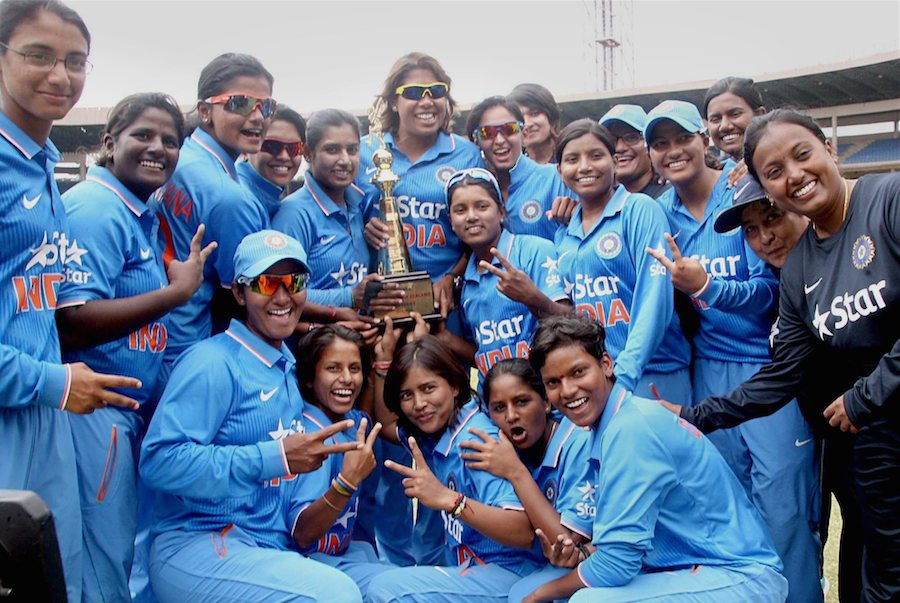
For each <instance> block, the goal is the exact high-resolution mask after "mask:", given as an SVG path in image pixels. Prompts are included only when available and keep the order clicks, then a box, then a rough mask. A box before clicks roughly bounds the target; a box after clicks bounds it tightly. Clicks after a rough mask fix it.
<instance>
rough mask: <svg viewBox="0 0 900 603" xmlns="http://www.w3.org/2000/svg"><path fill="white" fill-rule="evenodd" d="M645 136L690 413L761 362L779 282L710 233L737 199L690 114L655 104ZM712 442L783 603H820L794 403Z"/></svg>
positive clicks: (813, 509)
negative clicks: (762, 528)
mask: <svg viewBox="0 0 900 603" xmlns="http://www.w3.org/2000/svg"><path fill="white" fill-rule="evenodd" d="M644 138H645V139H646V140H647V143H648V144H649V145H650V159H651V161H652V162H653V167H654V169H655V170H656V171H657V173H659V174H660V175H661V176H663V177H664V178H666V179H667V180H669V181H670V182H671V183H672V187H673V188H672V189H671V190H669V191H668V192H666V193H665V194H663V195H662V196H661V197H660V198H659V201H660V203H661V204H662V206H663V207H664V208H665V210H666V213H667V215H668V217H669V223H670V229H671V230H670V232H674V233H676V234H677V238H673V237H672V236H671V235H667V236H666V238H667V241H668V247H669V248H670V249H671V250H672V254H673V259H672V260H669V259H668V258H666V257H665V256H664V252H663V251H662V250H661V249H650V250H648V253H649V254H650V255H652V256H653V257H655V258H656V259H657V260H658V261H660V262H662V263H663V264H664V265H665V266H666V268H667V270H668V272H669V274H671V276H672V282H673V283H674V285H675V286H676V287H677V288H678V289H679V290H681V291H683V292H684V293H686V294H688V295H690V296H691V298H692V300H693V304H694V307H695V309H696V310H697V313H698V315H699V317H700V326H699V330H698V332H697V334H696V335H695V337H694V339H693V348H694V349H693V370H694V374H693V386H694V396H693V400H692V402H691V404H689V405H693V404H696V403H698V402H699V401H700V400H703V399H704V398H706V397H707V396H713V395H722V394H725V393H726V392H729V391H731V390H732V389H734V388H735V387H736V386H737V385H739V384H740V383H742V382H743V381H744V380H746V379H748V378H749V377H750V376H752V375H753V374H754V373H756V371H757V370H759V369H760V368H761V367H762V366H763V365H764V364H766V363H767V362H768V360H769V331H770V327H771V326H772V321H773V319H774V311H775V304H776V295H777V293H778V291H777V281H776V280H775V277H774V275H773V274H772V272H771V271H770V270H769V268H768V267H767V266H766V265H765V264H764V262H763V261H762V260H760V259H759V258H758V257H757V256H756V254H754V253H753V251H752V250H751V249H750V246H749V245H748V243H747V242H746V241H745V240H744V237H742V236H741V231H740V229H735V230H733V231H732V232H730V233H726V234H719V233H717V232H715V230H714V223H715V219H716V217H717V216H718V215H719V213H720V212H721V211H722V210H724V209H727V208H729V207H730V206H731V205H732V200H733V197H734V192H733V190H732V189H731V188H730V187H729V185H728V173H727V172H722V171H719V170H716V169H714V168H711V167H709V166H707V165H706V164H705V162H704V157H705V152H706V147H707V143H708V138H707V137H706V134H705V133H704V132H703V124H702V122H701V119H700V113H699V112H698V111H697V108H696V107H695V106H694V105H692V104H690V103H686V102H683V101H664V102H662V103H660V104H659V105H658V106H657V107H655V108H654V109H653V110H652V111H650V113H649V114H648V120H647V125H646V126H645V129H644ZM739 192H741V191H738V193H739ZM665 397H666V396H665V395H664V394H663V398H665ZM689 405H686V406H689ZM710 440H711V441H712V442H713V443H714V444H715V445H716V447H717V448H718V449H719V451H720V452H721V453H722V456H724V457H725V460H726V461H727V462H728V464H729V465H730V466H731V468H732V470H733V471H734V472H735V475H737V477H738V479H739V480H740V481H741V483H742V484H743V485H744V488H745V489H746V491H747V494H748V495H749V496H750V497H751V499H752V500H753V503H754V504H755V505H756V506H757V508H758V509H759V511H760V513H761V514H762V515H763V518H764V519H765V520H766V523H767V525H768V527H769V530H770V533H771V534H772V538H773V540H774V541H775V546H776V550H777V551H778V553H779V555H780V556H781V557H782V559H783V560H784V562H785V576H786V577H787V579H788V582H789V583H790V594H789V600H790V601H798V602H799V601H816V600H822V589H821V586H820V582H819V563H818V555H819V539H818V535H817V530H816V523H817V520H818V519H817V518H818V515H819V513H818V510H817V507H818V504H819V494H818V486H819V485H818V478H817V475H818V473H817V471H816V453H815V445H814V444H813V434H812V432H811V430H810V427H809V425H808V424H807V423H806V421H805V420H804V419H803V416H802V414H801V413H800V409H799V407H798V406H797V403H796V402H792V403H791V404H789V405H788V406H786V407H785V408H783V409H782V410H780V411H779V412H778V413H777V414H775V415H773V416H771V417H768V418H765V419H762V420H759V421H754V422H748V423H745V424H743V425H741V426H740V427H737V428H735V429H731V430H720V431H718V432H716V433H713V434H710Z"/></svg>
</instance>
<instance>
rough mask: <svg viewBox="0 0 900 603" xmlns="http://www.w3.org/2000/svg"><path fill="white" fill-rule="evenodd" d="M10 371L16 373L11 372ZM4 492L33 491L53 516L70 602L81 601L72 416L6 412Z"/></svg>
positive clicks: (0, 428) (0, 459) (2, 412)
mask: <svg viewBox="0 0 900 603" xmlns="http://www.w3.org/2000/svg"><path fill="white" fill-rule="evenodd" d="M6 370H10V369H9V368H8V367H7V368H6ZM0 442H2V446H3V450H4V454H3V455H2V456H0V489H9V490H31V491H33V492H35V493H37V495H38V496H40V497H41V498H42V499H43V501H44V503H46V505H47V507H48V508H49V509H50V512H51V513H52V514H53V524H54V526H55V528H56V538H57V541H58V542H59V554H60V557H61V558H62V565H63V572H64V573H65V579H66V592H67V594H68V597H69V601H73V602H74V603H78V602H79V601H81V562H82V559H81V506H80V505H79V504H78V477H77V472H76V469H75V448H74V446H73V445H72V431H71V428H70V426H69V413H67V412H65V411H60V410H56V409H55V408H49V407H44V406H28V407H25V408H20V409H12V408H0Z"/></svg>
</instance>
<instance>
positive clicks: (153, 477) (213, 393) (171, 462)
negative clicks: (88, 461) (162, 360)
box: [140, 320, 304, 549]
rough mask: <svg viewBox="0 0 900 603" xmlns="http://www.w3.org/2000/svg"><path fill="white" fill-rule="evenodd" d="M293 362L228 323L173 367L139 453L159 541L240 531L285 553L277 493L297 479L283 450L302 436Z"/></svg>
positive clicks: (236, 324)
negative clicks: (172, 535)
mask: <svg viewBox="0 0 900 603" xmlns="http://www.w3.org/2000/svg"><path fill="white" fill-rule="evenodd" d="M294 365H295V362H294V357H293V355H292V354H291V352H290V350H289V349H288V347H287V345H285V344H282V346H281V349H280V350H276V349H275V348H273V347H272V346H271V345H269V344H267V343H265V342H264V341H263V340H261V339H260V338H259V337H257V336H256V335H254V334H253V333H252V332H251V331H250V330H249V329H248V328H247V327H246V326H245V325H244V324H243V323H241V322H239V321H237V320H232V321H231V324H230V326H229V327H228V330H226V331H225V332H224V333H220V334H218V335H215V336H214V337H211V338H209V339H206V340H204V341H201V342H200V343H197V344H195V345H194V346H192V347H191V348H190V349H188V351H186V352H185V353H184V354H182V355H181V356H180V357H179V358H178V360H177V361H176V363H175V367H174V368H173V370H172V375H171V377H170V378H169V382H168V385H167V386H166V390H165V392H164V393H163V396H162V400H160V403H159V407H158V408H157V409H156V414H155V415H154V416H153V420H152V421H151V422H150V427H149V429H148V431H147V435H146V436H145V438H144V443H143V446H142V447H141V462H140V472H141V478H142V479H143V480H144V482H145V483H146V484H147V486H148V487H150V488H152V489H153V490H156V492H157V497H156V504H155V518H154V527H153V531H154V533H155V534H160V533H163V532H168V531H172V530H181V531H185V532H194V531H217V532H218V531H220V530H222V529H223V528H224V527H225V526H227V525H229V524H235V525H238V526H240V527H241V529H243V530H244V531H245V532H247V533H248V534H250V535H251V537H252V538H253V539H254V540H255V541H256V542H257V544H259V545H260V546H265V547H269V548H278V549H287V548H288V547H289V545H290V543H291V542H292V539H291V535H290V533H289V532H288V526H287V525H285V523H284V514H283V513H282V507H281V498H280V495H279V490H280V488H281V486H282V483H283V482H284V481H289V480H292V479H296V476H295V475H291V472H290V468H289V466H288V462H287V458H286V457H285V454H284V442H283V440H284V439H285V438H286V437H288V436H289V435H291V434H293V433H297V432H300V431H301V430H302V413H303V410H304V404H303V399H302V398H301V397H300V391H299V390H298V388H297V378H296V376H295V375H294Z"/></svg>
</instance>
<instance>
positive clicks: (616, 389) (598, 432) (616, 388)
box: [591, 383, 631, 461]
mask: <svg viewBox="0 0 900 603" xmlns="http://www.w3.org/2000/svg"><path fill="white" fill-rule="evenodd" d="M629 398H631V392H629V391H628V390H627V389H625V387H624V386H622V385H619V384H618V383H616V384H615V385H613V388H612V390H611V391H610V392H609V398H608V399H607V400H606V408H604V409H603V412H602V413H601V414H600V422H599V424H598V425H597V427H596V428H595V429H593V433H592V434H591V439H592V441H591V458H592V459H594V460H597V461H599V460H600V437H601V436H602V435H603V432H604V431H606V428H607V427H608V426H609V422H610V421H612V418H613V417H614V416H616V413H618V412H619V409H620V408H622V404H624V403H625V402H627V401H628V399H629Z"/></svg>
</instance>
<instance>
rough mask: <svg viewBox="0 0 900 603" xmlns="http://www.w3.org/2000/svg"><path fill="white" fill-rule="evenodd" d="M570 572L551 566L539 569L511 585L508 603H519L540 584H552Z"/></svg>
mask: <svg viewBox="0 0 900 603" xmlns="http://www.w3.org/2000/svg"><path fill="white" fill-rule="evenodd" d="M572 571H573V570H571V569H569V568H564V567H553V566H552V565H548V566H547V567H545V568H543V569H539V570H538V571H536V572H533V573H532V574H531V575H529V576H525V577H524V578H522V579H521V580H519V581H518V582H516V583H515V584H513V585H512V588H510V589H509V597H508V601H509V603H521V601H522V599H524V598H525V597H527V596H528V595H530V594H531V593H533V592H534V591H535V590H536V589H537V588H538V587H539V586H541V585H542V584H546V583H547V582H553V581H554V580H556V579H557V578H562V577H563V576H566V575H568V574H569V573H571V572H572Z"/></svg>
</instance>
